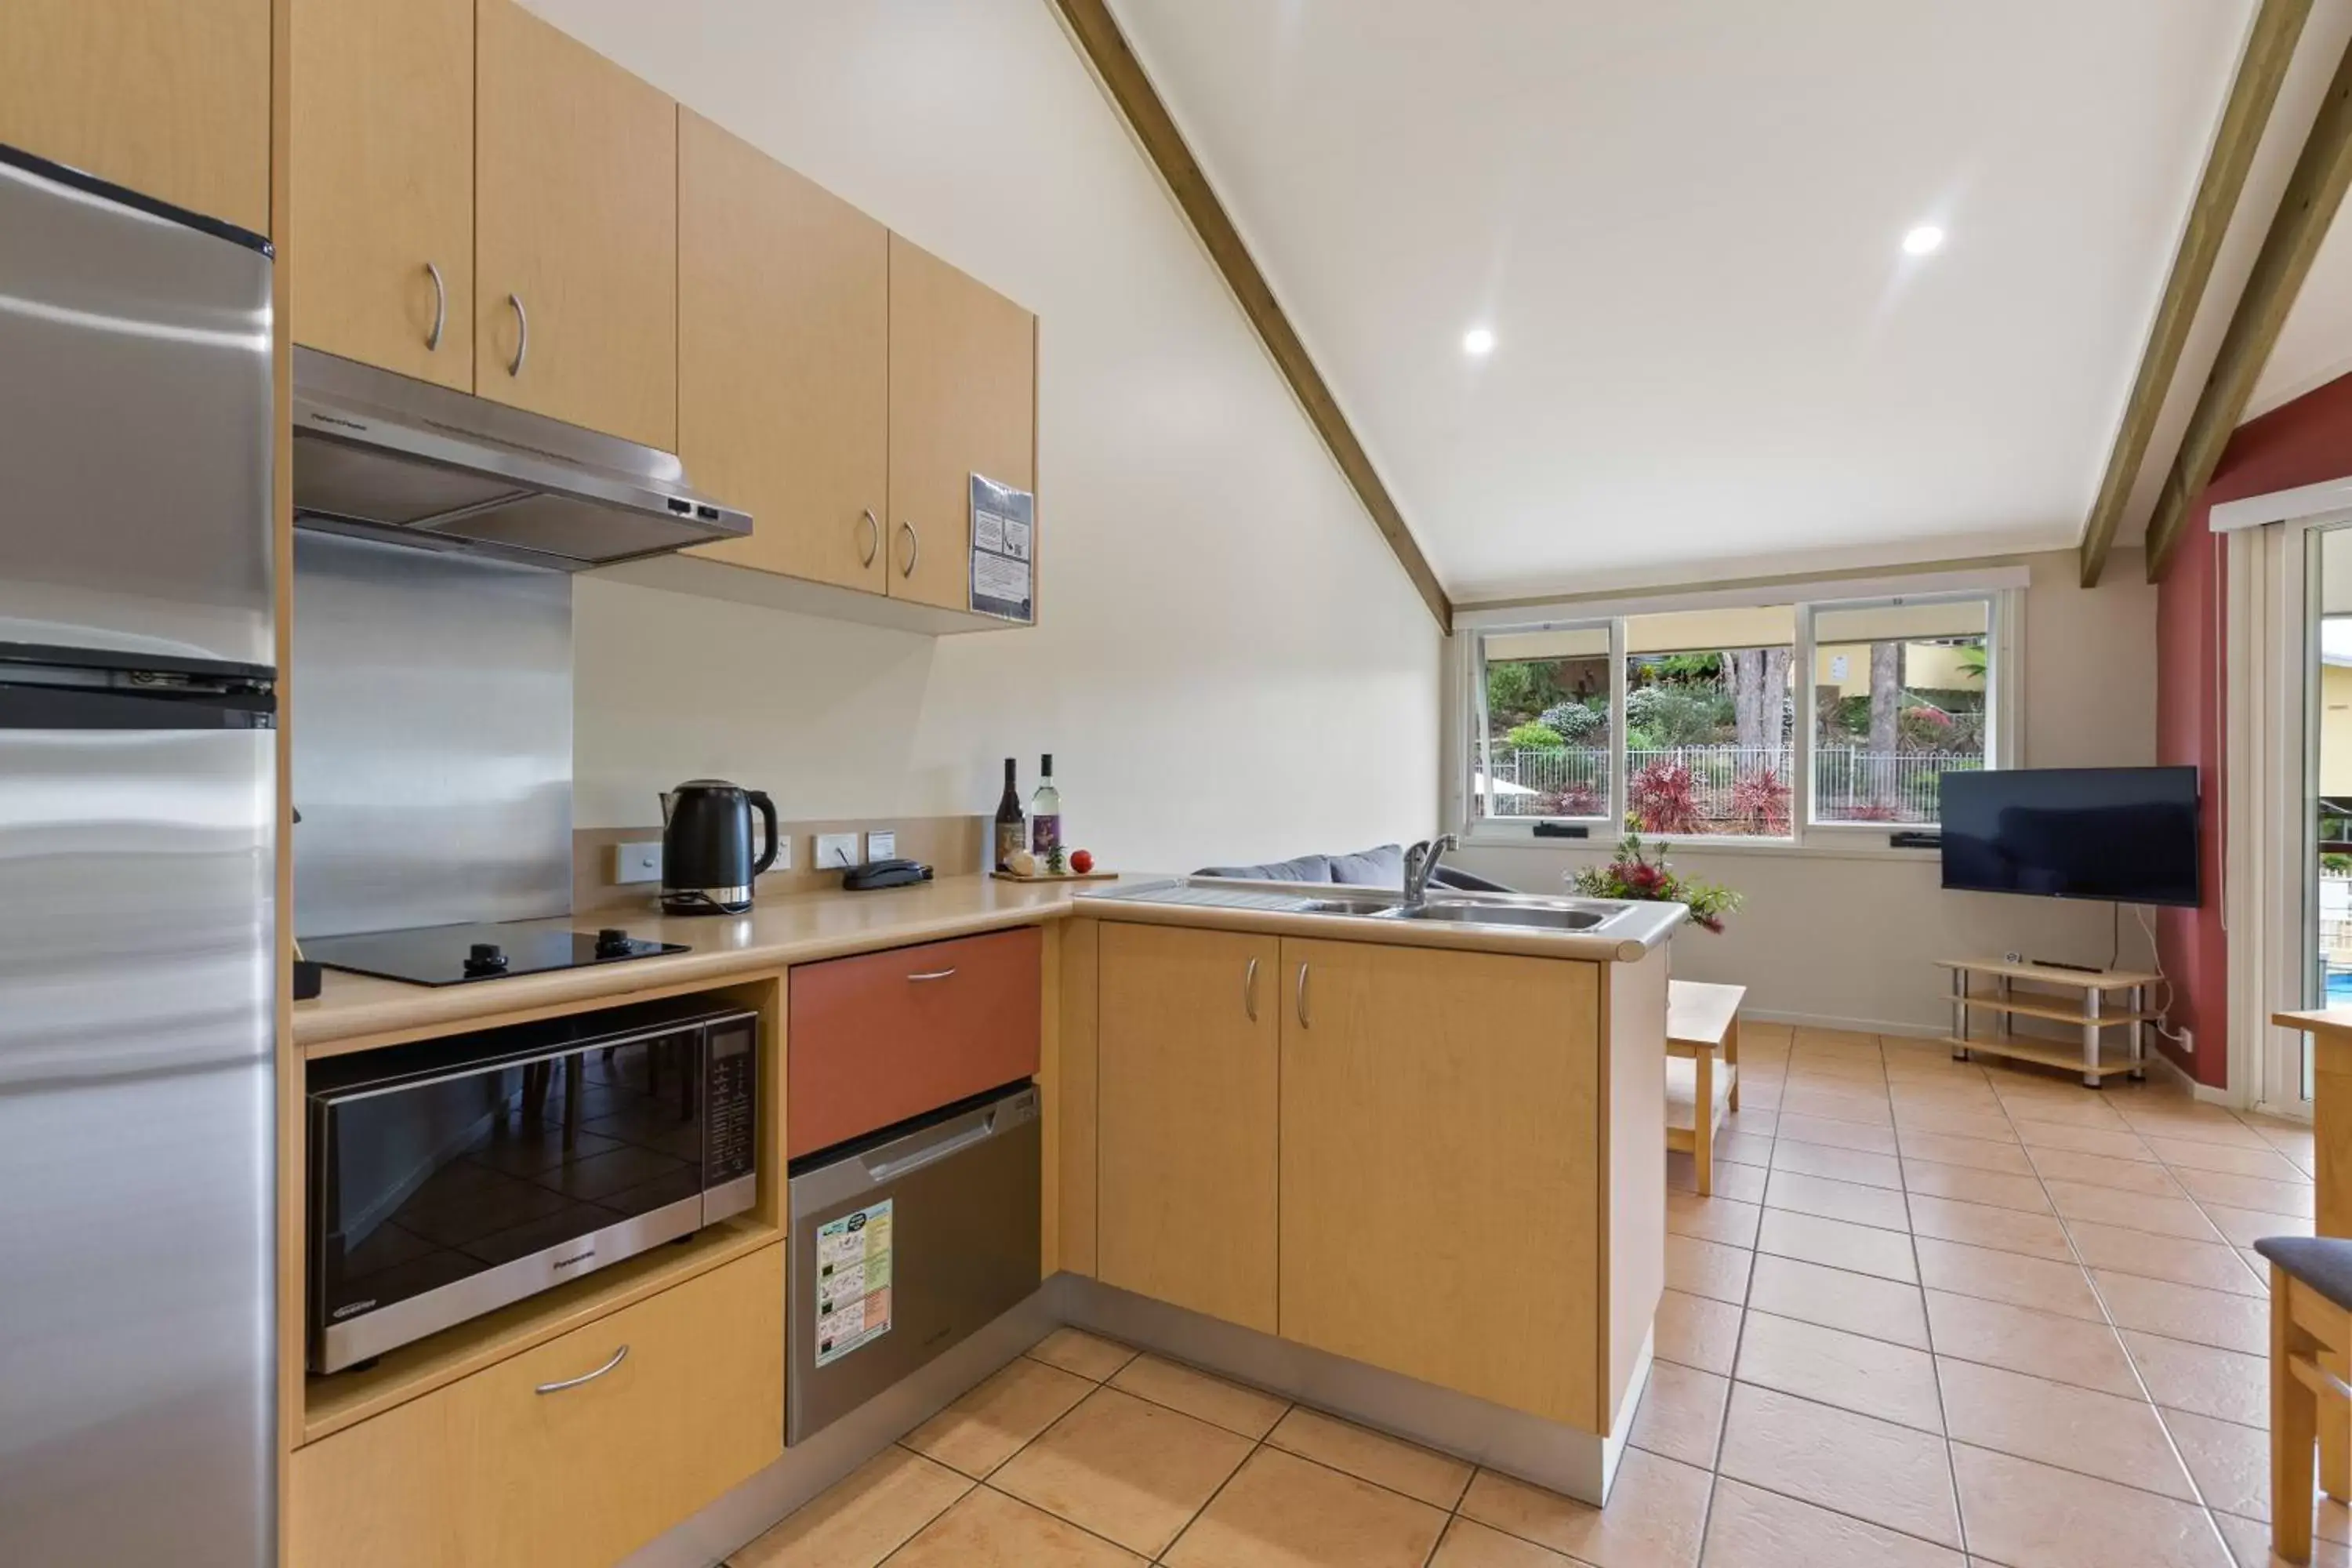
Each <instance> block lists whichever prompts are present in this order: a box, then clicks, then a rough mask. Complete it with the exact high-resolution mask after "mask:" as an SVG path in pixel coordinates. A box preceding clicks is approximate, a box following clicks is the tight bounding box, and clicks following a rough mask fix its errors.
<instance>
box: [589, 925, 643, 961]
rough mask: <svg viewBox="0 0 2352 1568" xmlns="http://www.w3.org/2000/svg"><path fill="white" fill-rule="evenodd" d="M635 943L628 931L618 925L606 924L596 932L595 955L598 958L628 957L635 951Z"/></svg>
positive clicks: (632, 955) (633, 954)
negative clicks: (630, 938)
mask: <svg viewBox="0 0 2352 1568" xmlns="http://www.w3.org/2000/svg"><path fill="white" fill-rule="evenodd" d="M636 951H637V948H636V944H635V942H631V941H630V940H629V933H628V932H627V931H623V930H622V929H621V928H620V927H618V926H606V927H604V929H603V930H602V931H598V932H597V933H596V956H597V957H599V958H630V957H634V956H635V953H636Z"/></svg>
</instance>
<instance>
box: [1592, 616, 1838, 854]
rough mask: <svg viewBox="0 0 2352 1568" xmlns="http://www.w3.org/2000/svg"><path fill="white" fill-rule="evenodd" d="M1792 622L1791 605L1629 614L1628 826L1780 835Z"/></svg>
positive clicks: (1789, 762)
mask: <svg viewBox="0 0 2352 1568" xmlns="http://www.w3.org/2000/svg"><path fill="white" fill-rule="evenodd" d="M1796 631H1797V612H1796V609H1795V607H1794V606H1793V605H1741V606H1738V607H1733V608H1726V609H1714V610H1685V611H1676V612H1674V613H1672V614H1666V615H1654V616H1629V617H1628V618H1627V619H1626V621H1625V820H1626V826H1629V827H1632V828H1633V829H1635V830H1636V831H1639V832H1642V833H1645V834H1649V835H1651V836H1653V837H1665V838H1685V837H1694V836H1706V835H1716V836H1732V837H1764V838H1784V837H1788V836H1789V834H1790V800H1791V796H1792V794H1793V784H1792V781H1793V778H1794V773H1795V756H1794V753H1793V752H1792V751H1791V749H1790V748H1791V740H1792V732H1793V726H1794V724H1795V720H1796V702H1795V692H1796V683H1795V679H1794V673H1793V667H1794V665H1795V662H1796V641H1797V637H1796Z"/></svg>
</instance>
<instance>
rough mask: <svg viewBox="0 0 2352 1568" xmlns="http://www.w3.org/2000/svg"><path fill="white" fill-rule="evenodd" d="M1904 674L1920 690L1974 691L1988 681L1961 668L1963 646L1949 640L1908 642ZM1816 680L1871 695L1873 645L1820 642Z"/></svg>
mask: <svg viewBox="0 0 2352 1568" xmlns="http://www.w3.org/2000/svg"><path fill="white" fill-rule="evenodd" d="M1841 660H1843V663H1841V662H1840V661H1841ZM1903 674H1904V684H1905V685H1906V686H1907V687H1911V688H1913V689H1918V690H1926V691H1973V690H1976V689H1979V688H1980V687H1982V686H1983V685H1984V679H1983V678H1982V677H1981V676H1978V675H1974V674H1971V673H1969V671H1967V670H1965V669H1962V668H1960V650H1959V649H1958V648H1957V647H1953V646H1952V645H1951V644H1949V643H1931V642H1915V643H1906V644H1904V646H1903ZM1813 684H1814V686H1815V687H1816V688H1822V689H1826V688H1828V687H1832V686H1834V687H1836V688H1837V693H1838V695H1839V696H1840V697H1867V696H1869V695H1870V645H1869V644H1868V643H1866V642H1855V643H1821V644H1818V645H1816V646H1815V647H1814V648H1813Z"/></svg>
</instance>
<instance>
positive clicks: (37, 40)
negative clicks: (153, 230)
mask: <svg viewBox="0 0 2352 1568" xmlns="http://www.w3.org/2000/svg"><path fill="white" fill-rule="evenodd" d="M269 5H270V0H5V4H0V142H5V143H6V144H8V145H9V146H13V147H18V148H22V149H23V150H24V151H26V152H27V153H37V154H38V155H39V156H41V157H44V158H47V159H51V160H53V161H55V162H57V163H68V164H71V165H72V166H73V167H75V168H78V169H83V170H87V171H88V172H89V173H90V174H96V175H98V176H99V177H100V179H105V180H111V181H113V182H114V183H115V184H119V185H124V186H128V187H129V188H130V189H131V190H134V191H137V192H140V193H141V194H142V195H150V196H153V197H155V198H157V199H158V200H161V201H166V202H171V203H173V204H175V205H180V206H184V207H186V208H187V209H189V210H190V211H192V212H197V213H202V214H204V215H205V216H208V217H216V218H223V219H226V221H228V222H230V223H233V224H236V225H238V226H241V227H244V228H248V229H251V230H253V231H254V232H255V233H256V234H268V232H269Z"/></svg>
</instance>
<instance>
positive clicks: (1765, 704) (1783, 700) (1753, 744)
mask: <svg viewBox="0 0 2352 1568" xmlns="http://www.w3.org/2000/svg"><path fill="white" fill-rule="evenodd" d="M1789 657H1790V650H1789V649H1787V648H1785V647H1749V648H1740V649H1738V650H1737V651H1735V652H1732V653H1728V654H1726V655H1725V656H1724V660H1723V673H1724V679H1726V680H1727V682H1728V683H1729V684H1730V687H1731V712H1732V722H1733V725H1734V727H1735V729H1736V730H1737V732H1738V742H1739V744H1740V746H1741V747H1742V748H1743V749H1745V750H1748V751H1778V750H1779V749H1780V729H1781V726H1782V724H1783V723H1784V722H1786V718H1787V714H1788V710H1789Z"/></svg>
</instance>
